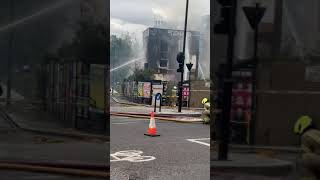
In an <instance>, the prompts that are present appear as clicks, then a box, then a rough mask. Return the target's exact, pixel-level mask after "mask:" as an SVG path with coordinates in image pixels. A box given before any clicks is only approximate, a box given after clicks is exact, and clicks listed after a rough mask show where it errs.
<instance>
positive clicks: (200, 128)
mask: <svg viewBox="0 0 320 180" xmlns="http://www.w3.org/2000/svg"><path fill="white" fill-rule="evenodd" d="M148 125H149V121H148V120H145V119H134V118H125V117H115V116H111V125H110V127H111V129H110V130H111V146H110V148H111V149H110V150H111V167H110V168H111V172H110V173H111V179H112V180H122V179H128V178H129V177H130V178H132V179H139V180H140V179H141V180H149V179H163V180H168V179H170V180H180V179H181V180H208V179H210V177H209V176H210V175H209V173H210V168H209V163H210V160H209V158H210V152H209V150H210V147H209V138H208V137H209V132H210V127H209V126H208V125H203V124H202V123H196V124H190V123H189V124H188V123H174V122H165V121H157V120H156V126H157V131H158V134H160V136H159V137H148V136H145V135H144V133H146V132H147V130H148ZM123 151H124V152H123Z"/></svg>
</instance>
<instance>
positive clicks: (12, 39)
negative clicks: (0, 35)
mask: <svg viewBox="0 0 320 180" xmlns="http://www.w3.org/2000/svg"><path fill="white" fill-rule="evenodd" d="M13 20H14V0H10V22H11V23H12V22H13ZM13 43H14V28H13V29H12V30H11V32H10V37H9V51H8V64H7V65H8V69H7V71H8V74H7V76H8V77H7V102H6V105H10V104H11V84H12V77H11V75H12V72H11V71H12V61H13V57H12V56H13V53H12V50H13V46H14V44H13Z"/></svg>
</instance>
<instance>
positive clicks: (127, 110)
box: [110, 97, 202, 123]
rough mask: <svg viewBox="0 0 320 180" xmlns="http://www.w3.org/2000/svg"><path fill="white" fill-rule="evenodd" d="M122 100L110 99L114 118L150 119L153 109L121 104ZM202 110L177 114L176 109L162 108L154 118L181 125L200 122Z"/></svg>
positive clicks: (183, 111)
mask: <svg viewBox="0 0 320 180" xmlns="http://www.w3.org/2000/svg"><path fill="white" fill-rule="evenodd" d="M120 99H123V98H119V97H112V98H111V101H112V103H111V107H110V112H111V115H114V116H126V117H137V118H150V113H151V112H152V111H154V107H151V106H148V105H142V104H132V103H123V102H120V101H125V100H120ZM201 114H202V109H182V112H180V113H179V112H178V110H177V107H176V108H171V107H162V108H161V112H159V108H157V109H156V112H155V117H156V118H158V119H159V120H166V121H175V122H182V123H193V122H202V119H201Z"/></svg>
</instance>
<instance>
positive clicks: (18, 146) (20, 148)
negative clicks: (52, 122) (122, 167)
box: [0, 115, 109, 180]
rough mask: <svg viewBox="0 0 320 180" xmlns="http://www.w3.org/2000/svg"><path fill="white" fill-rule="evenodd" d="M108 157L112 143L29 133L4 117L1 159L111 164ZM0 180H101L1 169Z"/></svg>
mask: <svg viewBox="0 0 320 180" xmlns="http://www.w3.org/2000/svg"><path fill="white" fill-rule="evenodd" d="M107 154H109V143H106V142H101V141H78V140H74V139H69V138H64V137H54V136H44V135H38V134H32V133H26V132H24V131H21V130H20V129H18V128H16V127H15V126H13V124H11V123H10V121H8V120H6V119H5V118H3V117H2V116H1V115H0V160H33V161H37V160H39V161H51V162H62V161H72V162H79V161H80V162H86V163H107V164H108V162H109V156H108V155H107ZM0 179H1V180H15V179H19V180H31V179H65V180H69V179H70V180H76V179H83V180H89V179H90V180H94V179H97V178H88V177H86V178H84V177H77V176H65V175H57V174H44V173H34V172H21V171H8V170H1V169H0ZM102 179H103V178H102Z"/></svg>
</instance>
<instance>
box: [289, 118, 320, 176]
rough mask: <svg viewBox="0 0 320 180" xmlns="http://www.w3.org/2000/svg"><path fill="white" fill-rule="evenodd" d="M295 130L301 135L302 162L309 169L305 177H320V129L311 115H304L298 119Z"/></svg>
mask: <svg viewBox="0 0 320 180" xmlns="http://www.w3.org/2000/svg"><path fill="white" fill-rule="evenodd" d="M294 132H295V133H296V134H298V135H300V136H301V146H302V150H303V155H302V164H303V166H304V167H305V168H306V170H307V171H308V176H307V177H305V178H304V179H305V180H307V179H310V180H311V179H312V180H313V179H314V180H317V179H320V130H318V129H316V127H315V125H314V123H313V122H312V119H311V118H310V117H309V116H302V117H300V118H299V119H298V120H297V122H296V124H295V126H294Z"/></svg>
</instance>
